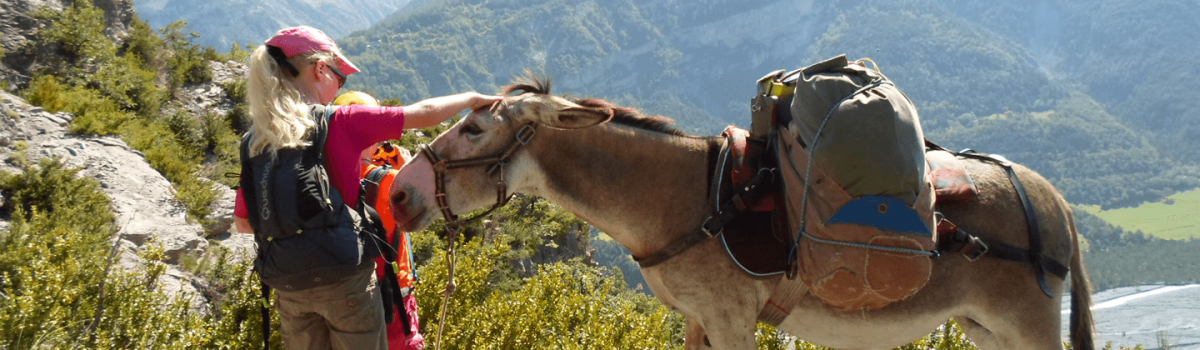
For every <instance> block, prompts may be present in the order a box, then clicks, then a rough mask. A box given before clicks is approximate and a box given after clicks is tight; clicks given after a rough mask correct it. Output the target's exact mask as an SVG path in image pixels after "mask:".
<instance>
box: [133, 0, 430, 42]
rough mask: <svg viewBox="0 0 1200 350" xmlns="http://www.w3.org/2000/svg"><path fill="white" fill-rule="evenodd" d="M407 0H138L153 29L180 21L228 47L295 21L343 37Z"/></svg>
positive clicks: (256, 39) (140, 11)
mask: <svg viewBox="0 0 1200 350" xmlns="http://www.w3.org/2000/svg"><path fill="white" fill-rule="evenodd" d="M407 3H408V0H396V1H391V0H263V1H246V0H214V1H191V0H147V1H138V2H136V3H135V6H136V9H137V13H138V16H140V17H141V18H142V20H144V21H146V22H147V23H148V24H150V26H151V27H153V28H162V27H166V26H167V25H169V24H171V23H172V22H175V21H178V20H184V21H187V22H188V30H189V31H192V32H196V33H198V34H200V37H199V38H197V39H196V40H195V43H198V44H202V45H204V46H211V47H213V48H216V49H217V50H220V51H227V50H229V49H230V47H231V46H232V45H233V44H234V43H239V44H254V45H259V44H261V43H262V42H264V41H266V40H267V38H269V37H270V36H271V34H274V33H275V32H276V31H278V30H280V29H283V28H286V27H291V26H297V25H308V26H312V27H314V28H317V29H321V30H322V31H324V32H325V34H329V36H330V37H333V38H340V37H343V36H346V35H349V34H350V33H351V32H353V31H355V30H359V29H365V28H367V27H368V26H369V25H371V24H372V23H375V22H378V21H379V20H381V19H383V18H385V17H387V16H388V15H390V14H392V13H393V12H395V11H396V10H398V9H400V8H401V7H404V5H405V4H407Z"/></svg>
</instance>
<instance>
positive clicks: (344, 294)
mask: <svg viewBox="0 0 1200 350" xmlns="http://www.w3.org/2000/svg"><path fill="white" fill-rule="evenodd" d="M249 68H250V69H249V72H248V73H247V79H246V100H247V104H248V105H249V106H248V107H249V114H250V120H251V123H252V124H251V127H250V130H251V132H250V135H251V136H250V139H249V140H248V141H249V143H248V146H249V157H250V158H251V159H254V158H256V157H258V156H259V155H263V154H267V155H271V156H272V157H273V155H274V154H275V152H276V151H278V150H280V149H285V148H304V147H311V146H312V142H310V141H309V139H310V138H311V135H310V132H312V131H313V130H316V128H317V124H316V123H317V121H316V120H315V119H314V118H312V117H311V113H310V111H311V110H312V108H313V107H312V106H313V105H322V104H328V103H331V102H333V100H334V99H335V98H336V97H337V93H338V89H340V88H341V87H342V85H344V84H345V83H346V77H347V76H348V75H351V74H354V73H357V72H359V69H358V67H355V66H354V64H352V63H350V61H349V60H347V59H346V57H345V56H343V55H342V53H341V51H340V50H339V49H338V47H337V44H335V43H334V42H333V40H331V39H330V38H329V37H328V36H326V35H325V33H322V32H321V31H319V30H316V29H313V28H311V27H306V26H301V27H293V28H287V29H284V30H281V31H279V32H278V33H275V35H274V36H273V37H271V39H270V40H267V42H266V43H265V44H264V45H263V46H261V47H258V48H257V49H255V50H254V52H253V53H252V54H251V57H250V67H249ZM501 99H502V97H499V96H489V95H481V94H478V93H475V92H467V93H461V94H456V95H449V96H443V97H437V98H431V99H427V100H424V101H421V102H418V103H415V104H413V105H410V106H406V107H376V106H365V105H352V106H340V107H336V110H335V111H334V112H333V114H332V117H331V119H330V122H329V127H328V136H327V138H326V141H325V147H324V151H325V158H324V159H325V169H326V170H327V172H328V177H329V183H330V185H331V186H332V187H334V188H335V189H337V190H338V192H339V194H340V195H341V199H342V200H343V202H344V203H347V205H350V206H351V207H356V206H357V204H358V191H359V169H360V168H359V165H360V164H359V154H360V152H361V151H362V150H363V149H365V148H367V147H370V146H371V145H372V144H374V143H376V142H380V141H384V140H389V139H398V138H400V136H401V132H402V129H404V128H423V127H428V126H433V125H437V124H439V123H441V122H443V121H445V120H447V119H449V118H450V117H452V116H454V115H456V114H458V113H459V112H461V111H463V110H466V109H479V108H484V107H487V106H490V105H492V104H494V103H496V102H498V101H500V100H501ZM242 161H243V162H247V161H249V160H248V159H243V160H242ZM245 201H246V199H245V198H243V196H242V193H241V192H240V191H239V193H238V198H237V206H236V208H235V211H234V215H235V217H236V221H237V225H238V230H239V231H242V232H253V230H254V228H252V227H251V224H250V221H249V219H247V218H248V217H249V212H248V210H247V209H246V203H245ZM299 236H300V237H298V238H296V239H307V238H306V237H307V236H304V235H299ZM310 236H311V235H310ZM277 243H278V242H277ZM259 244H260V249H261V248H262V245H263V244H264V242H263V241H261V240H260V242H259ZM310 253H312V254H317V253H318V252H306V251H304V250H302V249H299V250H298V249H272V250H263V251H260V254H259V256H258V259H257V260H256V263H255V268H256V270H259V272H260V277H262V278H264V281H268V280H270V279H272V278H277V276H261V275H262V274H263V268H262V266H264V264H271V263H278V262H280V261H300V260H303V259H305V258H306V257H307V256H308V254H310ZM365 253H371V252H365ZM366 255H368V254H364V256H363V257H362V259H361V260H362V263H361V265H360V266H359V267H358V268H357V269H355V270H354V271H355V272H353V273H352V274H349V275H347V276H344V277H340V278H324V279H322V278H313V279H309V282H311V281H314V280H315V281H321V282H320V283H322V284H323V285H319V286H311V287H309V286H306V287H305V288H304V289H303V290H295V289H292V290H289V289H290V288H280V287H276V286H273V287H275V289H277V290H278V291H277V294H276V295H277V298H276V302H275V308H276V310H278V311H279V314H280V319H281V320H282V331H281V332H282V335H283V341H284V343H285V345H287V347H288V348H291V349H307V348H314V349H325V348H331V347H332V348H335V349H385V348H386V345H387V341H386V338H385V331H384V321H383V320H384V315H383V306H382V302H381V300H380V297H379V295H378V289H377V287H376V277H375V274H374V270H375V266H374V261H372V260H371V259H369V258H370V257H373V255H370V256H366ZM313 270H314V271H317V270H319V269H313ZM299 273H303V271H301V272H299ZM314 273H316V272H314ZM284 277H291V276H284ZM267 284H268V285H270V284H271V283H269V282H268V283H267ZM288 287H291V286H290V285H289V286H288Z"/></svg>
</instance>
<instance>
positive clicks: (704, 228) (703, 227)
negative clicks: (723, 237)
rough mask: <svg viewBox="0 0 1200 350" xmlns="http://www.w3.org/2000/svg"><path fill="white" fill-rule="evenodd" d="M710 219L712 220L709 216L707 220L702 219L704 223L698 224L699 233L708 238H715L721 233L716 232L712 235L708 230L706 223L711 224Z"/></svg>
mask: <svg viewBox="0 0 1200 350" xmlns="http://www.w3.org/2000/svg"><path fill="white" fill-rule="evenodd" d="M712 219H713V217H712V216H709V217H708V218H707V219H704V223H702V224H700V232H704V234H706V235H708V236H709V237H716V236H717V235H719V234H721V231H720V230H718V231H717V232H716V233H713V232H712V231H710V230H709V229H708V223H709V222H711V221H712Z"/></svg>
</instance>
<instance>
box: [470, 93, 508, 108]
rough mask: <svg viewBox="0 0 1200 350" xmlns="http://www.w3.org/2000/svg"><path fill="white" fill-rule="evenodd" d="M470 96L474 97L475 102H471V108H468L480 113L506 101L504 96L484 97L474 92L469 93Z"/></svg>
mask: <svg viewBox="0 0 1200 350" xmlns="http://www.w3.org/2000/svg"><path fill="white" fill-rule="evenodd" d="M468 94H473V95H474V96H472V98H473V101H472V102H471V107H468V108H470V109H471V110H472V111H478V110H480V109H483V108H491V107H492V105H495V104H496V103H497V102H500V101H503V100H504V96H495V95H484V94H480V93H477V92H474V91H472V92H468Z"/></svg>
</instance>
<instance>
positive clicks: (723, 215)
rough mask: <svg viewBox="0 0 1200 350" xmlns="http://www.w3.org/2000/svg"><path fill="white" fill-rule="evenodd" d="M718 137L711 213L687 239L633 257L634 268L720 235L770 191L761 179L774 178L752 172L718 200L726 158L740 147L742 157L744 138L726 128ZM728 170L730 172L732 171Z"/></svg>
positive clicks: (743, 133)
mask: <svg viewBox="0 0 1200 350" xmlns="http://www.w3.org/2000/svg"><path fill="white" fill-rule="evenodd" d="M739 131H740V132H739ZM722 136H724V137H725V142H724V143H722V146H721V149H720V152H719V153H720V156H719V157H718V158H719V159H718V161H717V164H716V165H715V169H714V171H713V172H714V174H713V180H712V182H713V183H712V186H713V188H712V189H710V193H712V195H713V197H714V198H716V201H718V205H717V207H716V209H715V212H714V213H713V214H712V215H711V216H709V217H708V218H707V219H705V220H704V222H703V223H702V224H701V225H700V229H699V230H696V231H695V232H692V233H690V234H688V235H687V236H684V237H682V238H679V239H677V240H675V241H673V242H671V243H670V244H668V245H667V246H666V247H665V248H662V249H660V250H659V251H657V252H655V253H653V254H651V255H650V256H647V257H645V258H638V257H636V256H634V257H633V260H634V261H636V262H637V263H638V266H640V267H642V268H648V267H651V266H655V265H658V264H661V263H662V262H664V261H667V260H668V259H670V258H672V257H675V255H678V254H679V253H682V252H684V251H685V250H687V249H688V248H691V247H692V246H695V245H696V244H698V243H700V242H702V241H704V240H705V239H708V238H711V237H715V236H716V235H718V234H721V231H722V230H723V228H724V227H725V225H726V224H728V223H729V221H730V220H732V219H733V218H734V217H735V216H737V214H739V213H741V212H743V211H746V210H747V209H749V208H750V207H751V206H753V204H754V203H756V202H758V200H760V199H762V198H763V197H764V196H766V195H767V194H768V193H770V192H771V191H772V190H773V189H774V187H773V186H770V185H769V184H768V183H764V178H765V177H771V178H772V180H773V178H774V176H775V175H774V174H773V173H770V172H764V171H759V172H756V173H754V174H753V176H752V177H750V178H749V181H747V182H746V183H744V184H736V185H735V187H734V188H735V189H736V190H735V191H734V193H733V195H732V196H731V197H730V198H729V199H728V200H725V201H720V193H721V186H722V185H721V184H722V180H723V178H724V172H725V165H726V164H725V162H726V161H727V160H728V159H729V157H730V154H731V153H732V150H733V149H734V148H738V147H740V148H742V149H741V150H738V152H740V154H741V155H743V156H744V155H745V152H746V150H745V147H746V136H747V135H746V133H745V131H744V130H732V131H731V130H730V129H726V130H725V132H724V133H722ZM735 168H736V167H735ZM730 171H731V172H733V171H735V170H730ZM737 171H742V172H747V171H749V170H747V169H740V170H737ZM731 178H732V176H731ZM731 181H732V180H731Z"/></svg>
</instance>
